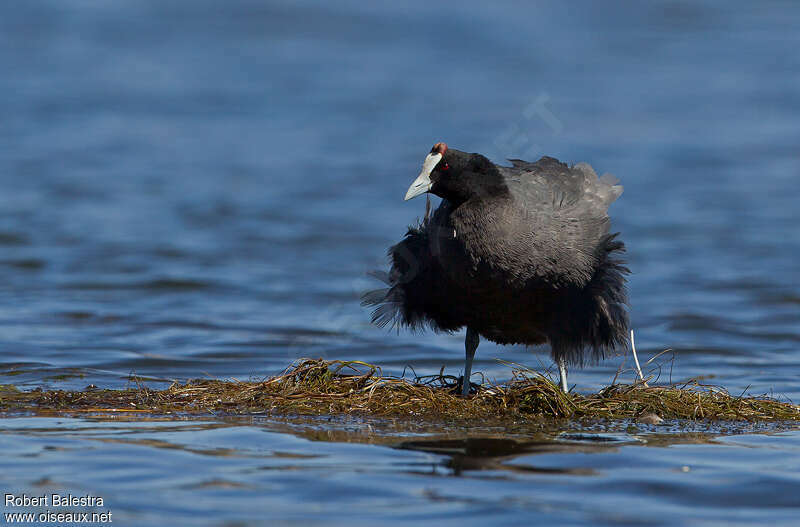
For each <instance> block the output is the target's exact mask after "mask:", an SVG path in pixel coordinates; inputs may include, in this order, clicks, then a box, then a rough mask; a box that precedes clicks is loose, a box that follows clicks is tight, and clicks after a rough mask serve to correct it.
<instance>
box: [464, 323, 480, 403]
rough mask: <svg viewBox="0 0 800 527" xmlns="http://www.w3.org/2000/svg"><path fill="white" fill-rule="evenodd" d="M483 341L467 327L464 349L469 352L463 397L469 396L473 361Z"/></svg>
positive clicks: (465, 363) (475, 332) (465, 367)
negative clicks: (479, 344)
mask: <svg viewBox="0 0 800 527" xmlns="http://www.w3.org/2000/svg"><path fill="white" fill-rule="evenodd" d="M480 341H481V338H480V335H478V332H477V331H475V330H474V329H472V328H470V327H467V337H466V338H465V339H464V348H465V349H466V350H467V359H466V361H465V362H464V382H463V384H462V386H461V395H463V396H464V397H466V396H467V395H469V378H470V377H471V376H472V359H473V357H475V350H477V349H478V343H479V342H480Z"/></svg>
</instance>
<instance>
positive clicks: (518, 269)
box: [363, 143, 628, 394]
mask: <svg viewBox="0 0 800 527" xmlns="http://www.w3.org/2000/svg"><path fill="white" fill-rule="evenodd" d="M511 163H512V166H510V167H506V166H499V165H495V164H493V163H492V162H490V161H489V160H488V159H487V158H485V157H484V156H482V155H480V154H469V153H465V152H460V151H458V150H453V149H448V148H447V145H445V144H444V143H437V144H436V145H435V146H434V148H433V149H432V150H431V153H430V154H429V155H428V156H427V157H426V159H425V163H424V164H423V171H422V173H420V176H419V177H418V178H417V180H416V181H415V182H414V183H413V184H412V186H411V188H410V189H409V192H408V194H407V195H406V199H409V198H411V197H414V196H416V195H419V194H421V193H423V192H431V193H433V194H436V195H438V196H440V197H442V198H443V200H442V202H441V204H440V206H439V207H438V208H437V209H436V210H435V211H434V212H433V214H432V215H431V216H428V215H427V214H426V217H425V219H424V220H423V221H422V222H420V224H419V225H417V226H414V227H410V228H409V230H408V232H407V234H406V236H405V238H404V239H403V240H402V241H401V242H400V243H398V244H397V245H394V246H393V247H391V248H390V249H389V257H390V260H391V264H392V266H391V270H390V271H389V273H388V274H386V273H383V274H382V275H380V277H381V278H382V279H383V280H384V281H385V282H386V284H387V285H388V288H386V289H380V290H377V291H371V292H369V293H366V294H365V295H364V297H363V304H364V305H371V306H375V310H374V312H373V316H372V320H373V322H374V323H376V324H378V325H379V326H386V325H390V324H391V325H396V326H404V327H409V328H412V329H420V328H425V327H429V328H431V329H433V330H437V331H448V332H452V331H456V330H459V329H460V328H461V327H464V326H466V327H467V340H466V348H467V363H466V367H465V379H468V378H469V375H470V371H471V363H472V356H473V355H474V353H475V348H477V344H478V335H480V336H483V337H484V338H487V339H489V340H491V341H493V342H496V343H499V344H526V345H528V344H531V345H533V344H542V343H545V342H549V343H550V346H551V349H552V355H553V359H554V360H555V361H556V362H557V363H558V365H559V370H560V373H561V385H562V388H563V389H566V365H567V364H572V365H583V364H584V363H585V362H587V361H596V360H598V359H600V358H602V357H604V356H605V355H606V354H607V353H608V352H610V351H612V350H614V349H615V348H617V347H620V346H623V345H625V344H626V342H627V335H628V313H627V307H626V304H627V295H626V290H625V275H626V274H627V273H628V269H627V268H626V267H625V266H624V262H623V261H622V260H621V259H620V253H621V252H623V251H624V250H625V246H624V244H623V243H622V242H621V241H620V240H619V239H618V237H617V234H610V233H609V226H610V220H609V217H608V214H607V209H608V206H609V205H610V204H611V203H612V202H613V201H614V200H615V199H616V198H617V197H619V195H620V194H621V193H622V187H621V186H619V185H616V184H615V180H614V178H613V177H611V176H603V177H601V178H598V177H597V174H596V173H595V172H594V170H593V169H592V167H590V166H589V165H588V164H585V163H580V164H577V165H574V166H568V165H566V164H564V163H561V162H560V161H558V160H556V159H553V158H551V157H543V158H541V159H539V160H538V161H536V162H535V163H531V162H527V161H521V160H511ZM468 387H469V383H468V382H466V380H465V382H464V393H465V394H466V393H468Z"/></svg>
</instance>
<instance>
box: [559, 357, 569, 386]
mask: <svg viewBox="0 0 800 527" xmlns="http://www.w3.org/2000/svg"><path fill="white" fill-rule="evenodd" d="M556 362H557V363H558V383H559V384H560V385H561V391H562V392H564V393H567V392H568V391H569V388H567V360H566V359H565V358H564V357H558V358H557V359H556Z"/></svg>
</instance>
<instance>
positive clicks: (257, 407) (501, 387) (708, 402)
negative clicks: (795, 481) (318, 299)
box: [0, 359, 800, 422]
mask: <svg viewBox="0 0 800 527" xmlns="http://www.w3.org/2000/svg"><path fill="white" fill-rule="evenodd" d="M459 391H460V388H459V380H458V379H457V378H455V377H453V376H447V375H442V374H439V375H432V376H426V377H415V378H413V379H409V378H405V377H394V376H384V375H383V374H382V373H381V369H380V368H379V367H378V366H374V365H371V364H367V363H364V362H359V361H324V360H310V359H303V360H300V361H297V362H296V363H294V364H292V365H291V366H290V367H289V368H287V369H286V370H285V371H284V372H283V373H281V374H280V375H277V376H275V377H272V378H269V379H266V380H263V381H249V382H240V381H220V380H202V379H201V380H192V381H189V382H187V383H185V384H179V383H175V384H173V385H172V386H170V387H169V388H166V389H164V390H154V389H151V388H148V387H146V386H142V385H137V386H136V387H135V388H130V389H125V390H102V389H96V388H94V389H87V390H85V391H63V390H53V391H45V390H41V389H37V390H33V391H27V392H26V391H19V390H17V389H16V388H14V387H13V386H9V385H0V412H4V413H18V412H37V413H40V412H46V411H55V412H61V413H79V412H100V413H110V412H143V413H149V414H176V413H178V414H219V413H222V414H227V415H247V414H261V415H264V414H267V415H361V416H374V417H407V418H415V419H434V420H451V421H452V420H463V421H474V420H478V419H489V420H519V419H537V418H570V419H639V420H641V421H643V422H658V421H659V420H660V419H691V420H701V419H703V420H719V421H797V420H800V407H798V406H796V405H793V404H790V403H787V402H781V401H777V400H775V399H772V398H769V397H766V396H763V397H751V396H747V397H745V396H738V397H737V396H732V395H730V394H728V393H727V392H726V391H725V390H723V389H720V388H717V387H714V386H707V385H703V384H700V383H699V382H697V381H690V382H687V383H684V384H680V385H671V386H646V385H645V384H644V383H643V382H640V383H635V384H612V385H611V386H608V387H607V388H605V389H603V390H601V391H600V392H599V393H595V394H590V395H582V394H577V393H570V394H564V393H562V392H561V390H559V388H558V386H556V384H554V383H553V382H552V381H551V380H550V379H549V378H547V377H546V376H544V375H541V374H539V373H537V372H535V371H533V370H529V369H525V368H516V369H514V370H513V376H512V378H511V380H510V381H508V382H507V383H504V384H483V385H480V386H478V385H474V384H473V390H472V391H473V392H474V393H473V394H471V395H470V396H469V397H466V398H464V397H462V396H460V395H459Z"/></svg>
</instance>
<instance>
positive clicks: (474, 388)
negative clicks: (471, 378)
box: [451, 375, 480, 395]
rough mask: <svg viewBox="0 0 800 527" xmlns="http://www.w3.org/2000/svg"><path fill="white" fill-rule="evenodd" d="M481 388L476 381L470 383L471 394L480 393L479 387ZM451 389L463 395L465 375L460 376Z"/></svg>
mask: <svg viewBox="0 0 800 527" xmlns="http://www.w3.org/2000/svg"><path fill="white" fill-rule="evenodd" d="M479 388H480V385H479V384H475V383H474V382H470V383H469V394H470V395H474V394H476V393H478V389H479ZM451 391H452V392H453V393H455V394H456V395H463V392H464V376H463V375H462V376H460V377H459V378H458V382H456V384H455V386H453V387H452V388H451Z"/></svg>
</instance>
